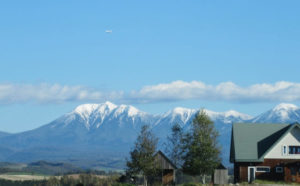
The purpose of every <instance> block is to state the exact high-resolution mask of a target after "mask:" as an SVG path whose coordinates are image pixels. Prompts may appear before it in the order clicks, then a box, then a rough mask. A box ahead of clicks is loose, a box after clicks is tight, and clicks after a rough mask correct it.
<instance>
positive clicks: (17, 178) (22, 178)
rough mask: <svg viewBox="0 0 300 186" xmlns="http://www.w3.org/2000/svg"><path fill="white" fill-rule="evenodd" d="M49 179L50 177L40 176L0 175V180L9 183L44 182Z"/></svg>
mask: <svg viewBox="0 0 300 186" xmlns="http://www.w3.org/2000/svg"><path fill="white" fill-rule="evenodd" d="M49 178H50V176H42V175H28V174H27V175H26V174H0V179H5V180H11V181H26V180H44V179H49Z"/></svg>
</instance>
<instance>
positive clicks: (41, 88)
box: [0, 81, 300, 104]
mask: <svg viewBox="0 0 300 186" xmlns="http://www.w3.org/2000/svg"><path fill="white" fill-rule="evenodd" d="M191 99H194V100H207V101H228V102H245V103H247V102H272V101H300V83H293V82H286V81H281V82H276V83H274V84H266V83H262V84H254V85H251V86H247V87H241V86H238V85H236V84H234V83H233V82H222V83H220V84H218V85H209V84H205V83H204V82H201V81H191V82H185V81H174V82H171V83H166V84H158V85H152V86H144V87H142V88H141V89H140V90H133V91H130V92H123V91H113V92H103V91H99V90H95V89H92V88H89V87H84V86H66V85H59V84H46V83H44V84H38V85H32V84H0V104H11V103H24V102H37V103H62V102H74V101H75V102H76V101H81V102H102V101H106V100H110V101H116V102H126V103H153V102H167V101H180V100H191Z"/></svg>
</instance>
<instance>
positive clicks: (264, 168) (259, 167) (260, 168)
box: [256, 166, 270, 172]
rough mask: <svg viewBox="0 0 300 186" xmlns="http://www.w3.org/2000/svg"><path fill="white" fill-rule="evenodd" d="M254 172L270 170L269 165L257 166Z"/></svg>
mask: <svg viewBox="0 0 300 186" xmlns="http://www.w3.org/2000/svg"><path fill="white" fill-rule="evenodd" d="M256 172H270V167H266V166H257V167H256Z"/></svg>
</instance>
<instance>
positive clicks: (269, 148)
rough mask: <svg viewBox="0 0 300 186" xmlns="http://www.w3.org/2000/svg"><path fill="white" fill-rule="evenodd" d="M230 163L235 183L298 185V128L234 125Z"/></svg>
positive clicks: (299, 141)
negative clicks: (271, 181) (265, 182)
mask: <svg viewBox="0 0 300 186" xmlns="http://www.w3.org/2000/svg"><path fill="white" fill-rule="evenodd" d="M230 162H231V163H234V180H235V182H247V181H248V182H252V181H253V180H255V179H264V180H274V181H286V182H297V183H300V125H299V124H298V123H295V124H253V123H249V124H240V123H239V124H233V126H232V135H231V148H230Z"/></svg>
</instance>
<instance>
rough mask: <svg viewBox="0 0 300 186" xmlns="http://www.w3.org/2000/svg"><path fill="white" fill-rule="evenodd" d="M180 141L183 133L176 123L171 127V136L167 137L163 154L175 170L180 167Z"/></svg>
mask: <svg viewBox="0 0 300 186" xmlns="http://www.w3.org/2000/svg"><path fill="white" fill-rule="evenodd" d="M182 141H183V131H182V128H181V127H180V125H179V124H178V123H176V124H174V125H173V127H172V133H171V136H168V137H167V142H166V144H165V152H166V154H167V156H168V158H170V160H171V161H172V162H173V163H174V164H175V165H176V167H177V168H180V167H181V165H182V159H181V157H182V148H183V147H182Z"/></svg>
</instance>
